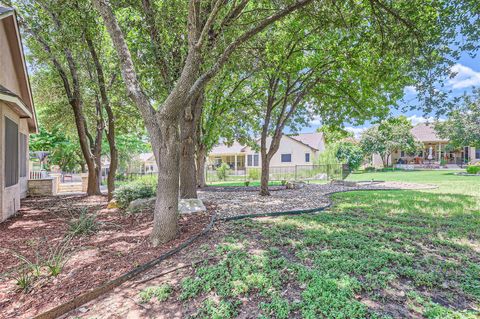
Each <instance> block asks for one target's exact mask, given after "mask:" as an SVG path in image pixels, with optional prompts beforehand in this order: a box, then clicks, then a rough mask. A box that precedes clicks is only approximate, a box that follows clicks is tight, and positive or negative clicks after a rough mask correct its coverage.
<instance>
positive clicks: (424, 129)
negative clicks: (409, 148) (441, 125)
mask: <svg viewBox="0 0 480 319" xmlns="http://www.w3.org/2000/svg"><path fill="white" fill-rule="evenodd" d="M411 132H412V134H413V136H414V137H415V139H417V140H418V141H420V142H448V140H446V139H442V138H440V137H439V136H438V135H437V132H436V131H435V127H434V125H433V124H429V123H419V124H417V125H415V126H414V127H413V128H412V130H411Z"/></svg>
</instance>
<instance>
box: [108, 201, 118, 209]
mask: <svg viewBox="0 0 480 319" xmlns="http://www.w3.org/2000/svg"><path fill="white" fill-rule="evenodd" d="M119 207H120V206H118V203H117V201H116V200H115V199H112V200H111V201H109V202H108V204H107V208H108V209H111V208H119Z"/></svg>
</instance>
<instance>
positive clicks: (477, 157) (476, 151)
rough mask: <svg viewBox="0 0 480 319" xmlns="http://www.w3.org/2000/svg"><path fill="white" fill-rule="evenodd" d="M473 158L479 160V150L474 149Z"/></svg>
mask: <svg viewBox="0 0 480 319" xmlns="http://www.w3.org/2000/svg"><path fill="white" fill-rule="evenodd" d="M475 158H476V159H480V148H476V149H475Z"/></svg>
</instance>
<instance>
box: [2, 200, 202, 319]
mask: <svg viewBox="0 0 480 319" xmlns="http://www.w3.org/2000/svg"><path fill="white" fill-rule="evenodd" d="M106 206H107V199H106V197H104V196H95V197H85V196H62V197H40V198H31V199H26V200H24V201H23V202H22V209H21V210H20V211H19V213H18V214H17V215H16V216H15V217H13V218H11V219H9V220H8V221H6V222H4V223H2V224H0V238H1V239H0V274H1V277H0V318H27V317H32V316H33V315H36V314H39V313H41V312H43V311H46V310H48V309H50V308H52V307H54V306H57V305H59V304H61V303H63V302H66V301H68V300H70V299H72V298H74V297H75V296H78V295H80V294H81V293H83V292H85V291H88V290H90V289H92V288H94V287H96V286H98V285H100V284H102V283H104V282H106V281H108V280H111V279H113V278H116V277H118V276H119V275H121V274H123V273H125V272H127V271H129V270H131V269H133V268H135V267H136V266H138V265H141V264H143V263H145V262H147V261H150V260H152V259H154V258H156V257H158V256H160V255H161V254H163V253H164V252H166V251H168V250H170V249H172V248H174V247H176V246H177V245H179V244H181V243H182V242H184V241H185V240H187V239H188V238H190V237H192V236H193V235H195V234H197V233H199V232H201V231H202V230H203V229H204V228H205V227H206V225H207V224H208V222H209V221H210V216H211V214H210V213H209V212H207V213H203V214H191V215H182V216H181V217H180V220H179V226H180V233H179V235H178V236H177V238H175V239H174V240H172V241H170V242H169V243H167V244H165V245H162V246H160V247H155V248H154V247H152V246H151V245H150V241H149V237H148V236H149V234H150V231H151V228H152V221H153V214H151V212H139V213H136V214H129V215H127V214H125V213H124V212H122V211H121V210H119V209H107V208H106ZM82 208H87V209H88V211H89V212H91V213H95V214H96V216H97V218H96V220H97V222H98V223H99V224H98V227H97V228H98V229H97V231H96V232H95V233H94V234H92V235H90V236H81V237H78V236H77V237H74V238H73V239H71V240H70V241H68V243H67V244H65V236H66V235H67V234H68V228H69V225H68V222H69V221H70V220H71V219H72V218H74V217H76V216H78V215H79V212H80V209H82ZM209 211H210V209H209ZM59 247H65V248H66V254H65V255H66V256H67V258H66V260H67V261H66V263H65V266H64V268H63V270H62V272H61V273H60V274H59V275H58V276H57V277H52V276H46V275H42V276H41V277H40V278H41V279H39V280H37V281H36V284H35V285H34V286H33V289H31V290H30V291H29V292H28V293H24V292H21V291H20V290H19V289H18V286H16V280H15V279H14V278H15V277H16V276H17V274H18V272H19V269H21V268H22V267H21V266H22V261H21V260H20V259H19V258H18V257H16V256H15V254H19V255H22V256H24V257H26V258H27V259H29V260H30V261H32V262H35V261H36V260H37V258H40V259H42V258H43V259H45V258H47V256H48V255H50V254H51V252H52V251H54V250H55V249H57V250H58V248H59ZM42 273H43V272H42ZM17 277H18V276H17Z"/></svg>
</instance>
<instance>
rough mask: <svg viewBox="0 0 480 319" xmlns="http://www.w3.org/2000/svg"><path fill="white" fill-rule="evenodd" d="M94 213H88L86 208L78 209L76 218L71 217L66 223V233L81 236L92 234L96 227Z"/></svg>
mask: <svg viewBox="0 0 480 319" xmlns="http://www.w3.org/2000/svg"><path fill="white" fill-rule="evenodd" d="M96 218H97V216H96V215H95V214H88V210H87V209H86V208H82V209H81V210H80V215H79V216H78V217H77V218H72V220H71V221H70V222H69V224H68V234H69V235H70V236H82V235H90V234H93V233H94V232H95V231H96V230H97V227H98V222H97V221H96Z"/></svg>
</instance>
